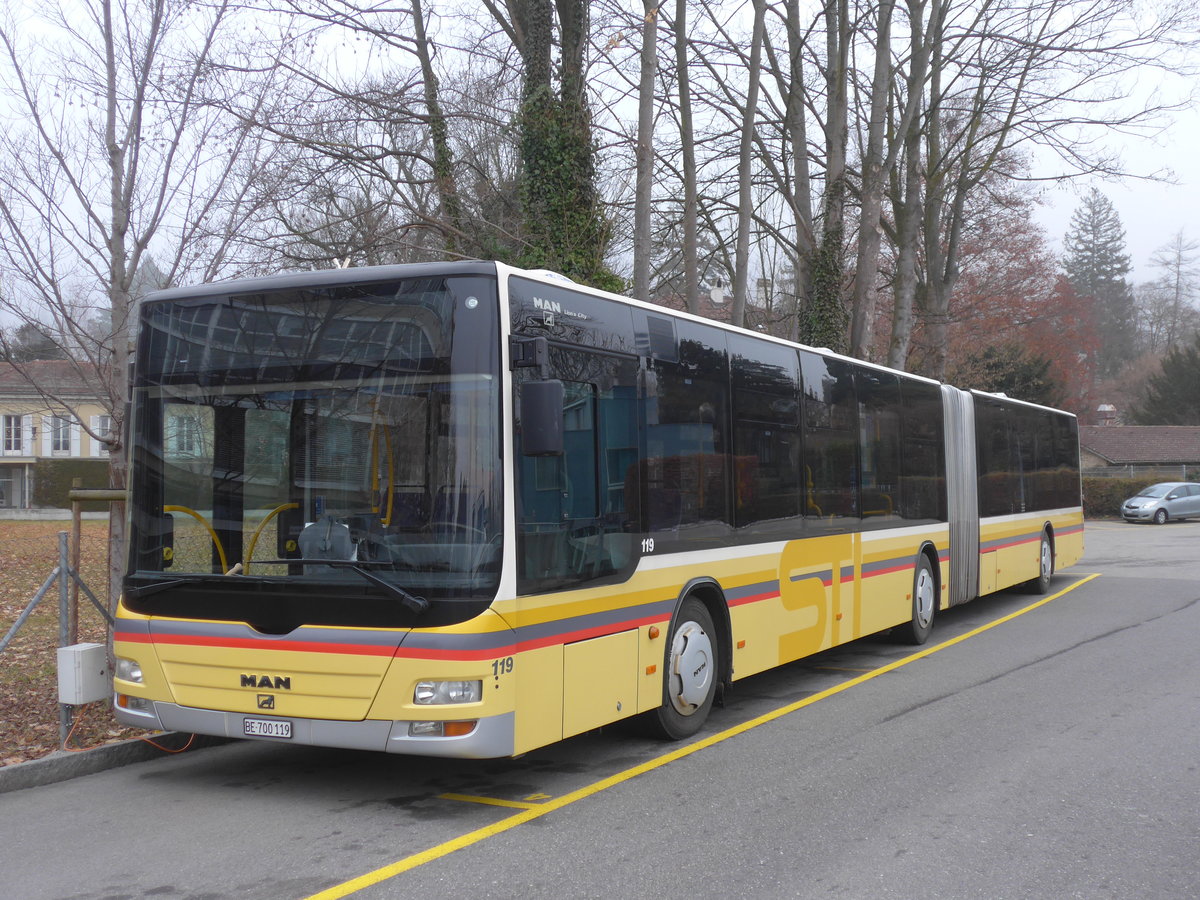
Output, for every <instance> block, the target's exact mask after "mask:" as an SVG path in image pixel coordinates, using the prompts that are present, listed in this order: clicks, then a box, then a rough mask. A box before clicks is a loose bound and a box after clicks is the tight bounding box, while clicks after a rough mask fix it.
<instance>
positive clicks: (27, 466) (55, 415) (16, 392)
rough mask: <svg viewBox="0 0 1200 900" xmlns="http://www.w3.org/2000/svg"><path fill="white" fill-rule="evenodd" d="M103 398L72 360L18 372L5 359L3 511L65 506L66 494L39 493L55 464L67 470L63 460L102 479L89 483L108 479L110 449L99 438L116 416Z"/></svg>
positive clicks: (0, 431)
mask: <svg viewBox="0 0 1200 900" xmlns="http://www.w3.org/2000/svg"><path fill="white" fill-rule="evenodd" d="M30 379H32V380H33V381H34V382H36V384H37V385H38V387H37V388H35V387H34V385H33V384H31V383H30ZM39 388H40V390H39ZM100 396H101V386H100V383H99V379H98V378H96V379H95V380H92V381H90V382H89V380H88V379H87V377H86V376H85V374H84V373H83V372H81V371H80V369H79V367H78V366H77V365H76V364H75V363H73V362H71V361H70V360H41V361H37V362H28V363H22V364H21V365H20V369H19V370H18V368H16V367H14V366H13V365H10V364H8V363H0V510H5V509H7V510H15V509H36V508H39V507H45V506H53V505H60V504H61V498H52V497H45V496H43V497H39V496H38V494H39V490H38V485H39V484H45V483H46V478H45V477H44V476H46V475H47V473H48V472H49V471H51V470H53V469H55V468H58V469H60V470H62V471H67V468H68V467H64V466H62V465H61V464H62V463H68V462H75V463H78V465H73V466H70V467H69V471H70V472H76V471H78V472H80V473H88V474H87V475H86V476H85V477H86V478H87V480H88V481H96V482H97V484H95V485H93V484H88V485H87V486H89V487H92V486H103V485H106V484H107V483H108V479H107V473H106V469H107V459H108V451H107V449H106V447H105V444H104V443H103V442H102V441H100V440H97V439H96V437H95V436H96V435H103V434H105V433H106V432H107V431H108V430H109V428H110V427H111V424H112V419H111V417H110V416H109V413H108V410H107V409H106V408H105V406H104V405H103V404H102V403H101V401H100ZM50 397H53V398H55V399H54V400H51V399H49V398H50ZM43 493H44V491H43ZM56 500H57V503H56Z"/></svg>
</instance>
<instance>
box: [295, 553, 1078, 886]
mask: <svg viewBox="0 0 1200 900" xmlns="http://www.w3.org/2000/svg"><path fill="white" fill-rule="evenodd" d="M1099 577H1100V576H1099V574H1098V573H1097V574H1093V575H1088V576H1086V577H1084V578H1082V579H1080V580H1079V581H1077V582H1075V583H1074V584H1071V585H1068V586H1067V587H1065V588H1063V589H1062V590H1061V591H1058V592H1057V593H1055V594H1051V595H1050V596H1048V597H1043V598H1042V599H1041V600H1038V601H1037V602H1036V603H1031V604H1030V605H1029V606H1026V607H1023V608H1021V609H1018V610H1017V611H1016V612H1012V613H1009V614H1008V615H1006V616H1001V617H1000V618H999V619H995V620H993V621H991V622H988V623H987V624H985V625H980V626H979V627H978V628H974V629H972V630H971V631H967V632H964V633H963V634H960V635H958V636H957V637H952V638H950V639H949V640H945V641H942V642H941V643H940V644H935V645H934V646H932V647H926V648H925V649H923V650H918V651H917V652H915V653H911V654H909V655H908V656H905V657H902V658H901V659H897V660H893V661H892V662H890V663H887V664H886V665H883V666H880V667H879V668H878V669H872V670H870V671H869V672H867V673H865V674H862V675H859V676H857V677H856V678H850V679H847V680H846V681H843V682H841V683H840V684H836V685H834V686H833V687H831V688H826V689H825V690H823V691H819V692H818V693H816V694H812V695H811V696H808V697H805V698H804V699H803V700H797V701H796V702H794V703H789V704H788V705H787V706H781V707H780V708H779V709H774V710H771V712H768V713H763V714H762V715H761V716H757V717H755V718H753V719H749V720H747V721H745V722H742V723H741V724H740V725H734V726H733V727H732V728H727V729H725V730H724V731H721V732H718V733H717V734H713V735H709V736H708V737H706V738H702V739H701V740H698V741H696V742H695V743H692V744H687V745H686V746H683V747H679V748H677V749H675V750H672V751H671V752H670V753H664V754H663V755H662V756H658V757H655V758H654V759H650V760H647V761H646V762H644V763H639V764H638V765H636V766H633V767H632V768H629V769H625V770H624V771H623V772H617V773H616V774H615V775H609V776H608V777H607V778H602V779H601V780H600V781H597V782H594V783H592V784H589V785H586V786H584V787H581V788H579V789H578V790H575V791H572V792H571V793H569V794H563V795H562V796H561V797H558V798H555V799H553V800H549V801H547V802H546V803H539V804H536V805H535V804H529V806H528V808H527V809H523V810H522V811H521V812H519V813H517V814H516V815H513V816H509V817H508V818H507V819H502V820H500V821H499V822H495V823H493V824H491V825H486V826H484V827H483V828H478V829H476V830H475V831H471V832H468V833H467V834H462V835H459V836H458V837H456V838H452V839H451V840H449V841H446V842H445V843H442V844H438V845H437V846H436V847H430V848H429V849H428V850H423V851H422V852H420V853H414V854H413V855H412V856H406V857H405V858H404V859H400V860H397V861H396V862H394V863H391V864H389V865H386V866H383V867H382V868H379V869H376V870H375V871H373V872H368V873H366V874H365V875H360V876H358V877H357V878H352V879H350V880H349V881H344V882H342V883H341V884H337V885H334V886H333V887H331V888H328V889H326V890H324V891H321V892H320V893H317V894H313V895H311V896H310V897H308V898H306V900H335V898H339V897H346V896H349V895H350V894H353V893H355V892H356V891H361V890H363V889H364V888H368V887H370V886H371V885H373V884H379V883H380V882H381V881H386V880H387V879H389V878H394V877H395V876H397V875H400V874H402V873H404V872H408V871H411V870H412V869H416V868H419V867H420V866H423V865H425V864H426V863H429V862H433V861H434V860H437V859H441V858H442V857H445V856H449V855H450V854H451V853H454V852H455V851H456V850H461V849H463V848H464V847H470V846H471V845H472V844H477V843H479V842H480V841H484V840H486V839H488V838H490V837H495V836H496V835H498V834H503V833H504V832H506V831H511V830H512V829H513V828H516V827H517V826H519V825H524V824H525V823H526V822H532V821H533V820H534V819H540V818H541V817H542V816H545V815H547V814H549V813H552V812H554V811H556V810H559V809H562V808H563V807H565V806H570V805H571V804H573V803H578V802H579V801H580V800H583V799H585V798H587V797H591V796H593V795H595V794H599V793H600V792H601V791H606V790H608V789H609V788H611V787H615V786H616V785H618V784H623V783H624V782H626V781H629V780H631V779H633V778H637V777H638V776H639V775H644V774H645V773H647V772H651V771H653V770H654V769H658V768H661V767H663V766H665V765H667V764H668V763H673V762H675V761H677V760H680V759H684V758H685V757H688V756H691V755H692V754H693V753H697V752H699V751H700V750H706V749H708V748H709V747H713V746H716V745H717V744H720V743H723V742H724V741H727V740H729V739H730V738H732V737H737V736H738V735H740V734H745V733H746V732H747V731H752V730H753V729H755V728H758V727H760V726H762V725H766V724H767V723H769V722H774V721H775V720H776V719H781V718H783V717H784V716H786V715H789V714H791V713H794V712H796V711H797V710H800V709H803V708H804V707H806V706H812V705H813V704H814V703H818V702H820V701H821V700H825V699H827V698H829V697H832V696H834V695H835V694H840V693H842V691H847V690H849V689H850V688H852V687H857V686H858V685H860V684H864V683H865V682H868V681H870V680H871V679H873V678H878V677H879V676H880V675H886V674H887V673H888V672H894V671H896V669H899V668H901V667H902V666H906V665H908V664H909V663H912V662H916V661H917V660H919V659H924V658H925V657H927V656H932V655H933V654H934V653H937V652H939V651H940V650H945V649H946V648H947V647H953V646H954V645H955V644H961V643H962V642H963V641H965V640H967V639H968V638H972V637H975V636H976V635H978V634H982V633H983V632H985V631H989V630H990V629H992V628H995V627H996V626H997V625H1003V624H1004V623H1005V622H1011V621H1012V620H1013V619H1015V618H1017V617H1018V616H1023V615H1024V614H1025V613H1028V612H1032V611H1033V610H1035V609H1037V608H1039V607H1041V606H1045V605H1046V604H1047V603H1049V602H1050V601H1051V600H1057V599H1058V598H1059V597H1061V596H1063V595H1064V594H1068V593H1070V592H1071V591H1073V590H1075V589H1076V588H1077V587H1082V586H1083V585H1085V584H1087V583H1088V582H1089V581H1092V580H1093V579H1095V578H1099ZM442 796H451V795H445V794H443V795H442ZM496 805H498V806H511V805H518V804H515V803H513V802H511V801H499V802H496Z"/></svg>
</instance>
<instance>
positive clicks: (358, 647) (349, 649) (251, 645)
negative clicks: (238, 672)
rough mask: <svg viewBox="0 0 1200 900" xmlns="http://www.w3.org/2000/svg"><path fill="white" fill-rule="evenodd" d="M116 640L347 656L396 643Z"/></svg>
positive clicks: (381, 651)
mask: <svg viewBox="0 0 1200 900" xmlns="http://www.w3.org/2000/svg"><path fill="white" fill-rule="evenodd" d="M113 640H115V641H128V642H130V643H138V644H172V645H178V646H184V647H225V648H228V649H236V650H287V651H295V652H299V653H340V654H343V655H347V656H391V655H393V653H394V652H395V647H393V646H390V645H387V646H381V645H377V644H376V645H372V644H332V643H325V642H317V641H313V642H306V641H266V640H262V639H260V638H232V637H229V638H226V637H206V636H204V635H191V634H159V635H152V634H130V633H127V632H118V633H117V634H115V635H113Z"/></svg>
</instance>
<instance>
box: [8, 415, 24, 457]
mask: <svg viewBox="0 0 1200 900" xmlns="http://www.w3.org/2000/svg"><path fill="white" fill-rule="evenodd" d="M4 450H5V452H7V453H20V452H21V417H20V416H5V417H4Z"/></svg>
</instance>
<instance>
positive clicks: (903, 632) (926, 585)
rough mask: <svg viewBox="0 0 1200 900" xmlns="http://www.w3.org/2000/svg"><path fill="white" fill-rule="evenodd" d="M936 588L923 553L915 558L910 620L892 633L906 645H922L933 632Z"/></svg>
mask: <svg viewBox="0 0 1200 900" xmlns="http://www.w3.org/2000/svg"><path fill="white" fill-rule="evenodd" d="M937 606H938V586H937V579H936V578H935V577H934V574H933V567H932V566H931V565H930V563H929V557H928V556H926V555H925V554H924V553H921V554H920V555H918V556H917V567H916V571H915V572H914V573H913V592H912V618H911V619H909V620H908V621H907V622H905V623H904V624H903V625H900V626H898V627H897V628H896V630H895V631H894V632H893V633H894V634H895V636H896V637H897V638H898V639H899V640H901V641H903V642H904V643H906V644H923V643H925V642H926V641H927V640H929V633H930V632H931V631H933V618H934V616H935V615H937Z"/></svg>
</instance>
